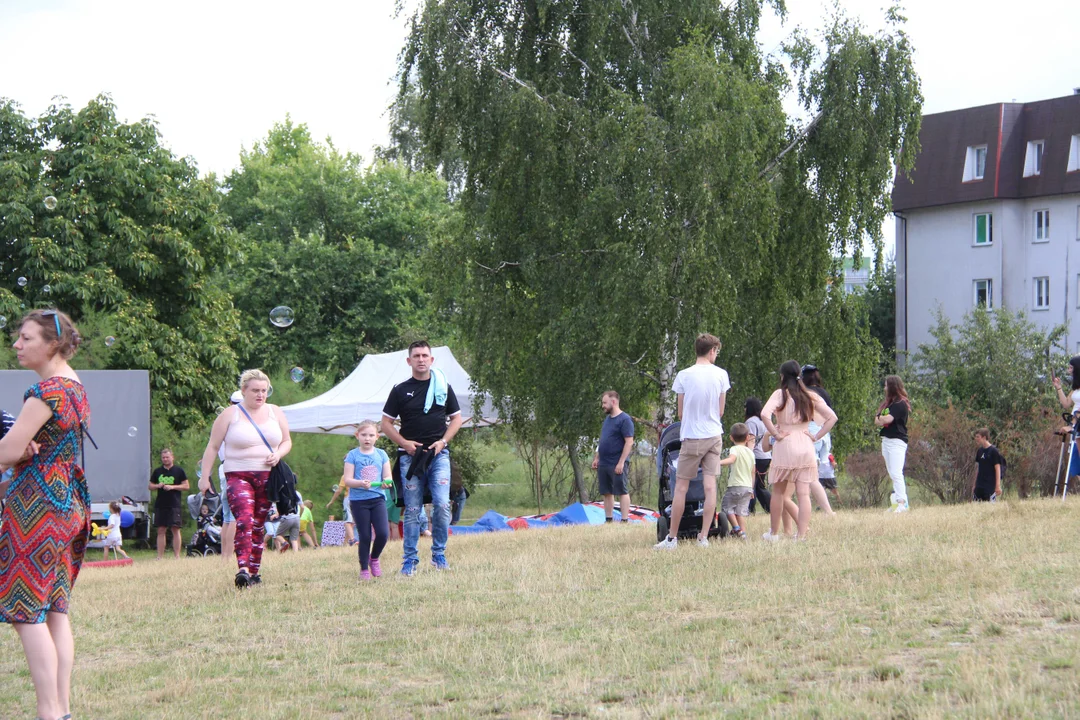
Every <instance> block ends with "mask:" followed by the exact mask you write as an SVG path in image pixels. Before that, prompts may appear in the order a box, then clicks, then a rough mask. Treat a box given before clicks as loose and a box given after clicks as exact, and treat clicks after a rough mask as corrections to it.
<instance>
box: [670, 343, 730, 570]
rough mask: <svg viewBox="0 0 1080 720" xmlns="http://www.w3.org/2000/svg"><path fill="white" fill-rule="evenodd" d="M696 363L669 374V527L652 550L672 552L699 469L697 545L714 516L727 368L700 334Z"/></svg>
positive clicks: (713, 345) (704, 544) (706, 537)
mask: <svg viewBox="0 0 1080 720" xmlns="http://www.w3.org/2000/svg"><path fill="white" fill-rule="evenodd" d="M694 352H695V353H696V354H697V362H695V363H694V364H693V365H691V366H690V367H688V368H686V369H685V370H680V371H679V374H678V375H676V376H675V383H674V384H673V385H672V389H673V390H674V391H675V392H676V393H677V394H678V396H679V420H680V422H681V423H682V424H681V425H680V426H679V439H680V440H681V441H682V448H681V449H680V450H679V466H678V468H677V469H676V471H675V497H674V498H672V500H671V525H670V527H669V529H668V536H667V537H666V538H664V539H663V540H661V541H660V542H658V543H656V545H654V546H653V547H655V548H656V549H657V550H674V549H675V548H676V546H677V538H678V537H679V523H680V522H681V521H682V517H683V510H684V508H685V506H686V491H687V489H689V487H690V481H691V480H693V479H694V478H695V477H697V473H698V468H699V467H700V468H701V473H702V477H703V479H704V481H705V508H704V512H703V513H702V514H701V532H700V533H699V534H698V540H697V542H698V545H701V546H702V547H708V546H709V527H710V526H711V525H712V518H713V516H714V515H715V514H716V473H717V470H718V468H719V463H720V452H721V451H722V450H723V445H724V425H723V423H722V422H720V418H722V417H723V415H724V402H725V401H726V399H727V391H728V390H730V389H731V381H730V380H729V379H728V374H727V371H726V370H724V369H723V368H719V367H717V366H716V355H717V353H719V352H720V340H719V339H718V338H717V337H716V336H715V335H709V334H708V333H704V334H702V335H698V337H697V340H695V341H694Z"/></svg>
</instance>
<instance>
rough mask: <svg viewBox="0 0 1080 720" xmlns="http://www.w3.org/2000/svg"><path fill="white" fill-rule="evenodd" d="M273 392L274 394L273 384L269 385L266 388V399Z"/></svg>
mask: <svg viewBox="0 0 1080 720" xmlns="http://www.w3.org/2000/svg"><path fill="white" fill-rule="evenodd" d="M273 394H274V386H273V385H271V386H270V387H268V388H266V399H267V400H269V399H270V396H271V395H273Z"/></svg>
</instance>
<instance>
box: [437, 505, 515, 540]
mask: <svg viewBox="0 0 1080 720" xmlns="http://www.w3.org/2000/svg"><path fill="white" fill-rule="evenodd" d="M513 529H514V528H512V527H510V525H509V524H507V522H506V516H505V515H500V514H499V513H497V512H495V511H494V510H488V511H487V512H486V513H484V514H483V515H481V516H480V519H479V520H477V521H476V522H475V523H474V524H472V525H454V526H453V527H452V528H450V530H451V532H452V534H454V535H470V534H473V533H485V532H499V531H502V530H513Z"/></svg>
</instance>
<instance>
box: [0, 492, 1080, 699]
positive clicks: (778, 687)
mask: <svg viewBox="0 0 1080 720" xmlns="http://www.w3.org/2000/svg"><path fill="white" fill-rule="evenodd" d="M751 529H752V530H753V531H754V534H755V537H758V538H759V537H760V534H761V532H762V531H763V530H764V521H763V520H761V519H757V520H753V521H752V522H751ZM1078 534H1080V511H1078V510H1077V508H1076V505H1075V504H1074V503H1069V504H1066V505H1062V504H1061V503H1060V502H1055V501H1050V500H1043V501H1031V502H1009V503H999V504H997V505H994V506H990V505H981V506H970V505H966V506H956V507H934V508H926V509H921V510H917V511H915V512H912V513H909V514H908V515H906V516H897V517H891V516H885V515H884V514H882V513H881V512H879V511H873V512H871V511H866V512H857V513H845V514H842V515H841V516H840V517H838V518H836V519H834V520H832V521H828V520H825V519H823V518H821V517H820V516H817V515H815V517H814V522H813V537H812V539H811V541H809V542H807V543H801V544H796V543H793V542H784V543H779V544H766V543H764V542H762V541H760V540H752V541H749V542H738V541H725V542H719V543H714V544H713V546H712V547H711V548H709V549H707V550H705V549H699V548H696V547H691V546H683V547H680V548H679V550H678V551H677V552H675V553H670V554H668V553H664V554H660V553H655V552H653V551H651V550H650V549H649V546H650V545H651V544H652V542H653V541H654V531H653V528H652V527H651V526H650V527H648V528H646V527H640V526H639V527H631V528H626V527H600V528H573V529H562V530H548V531H528V532H518V533H503V534H498V535H486V536H479V537H477V536H472V537H459V538H452V539H451V542H450V553H449V559H450V562H451V563H452V565H453V569H452V570H451V571H450V572H448V573H437V572H435V571H434V570H433V569H432V568H430V567H427V566H422V572H421V573H420V574H419V575H418V576H417V577H415V578H413V579H411V580H407V579H403V578H400V577H398V576H396V575H394V576H390V575H389V573H388V576H387V577H384V578H382V579H381V580H379V581H376V582H373V583H369V584H365V585H359V584H358V583H357V581H356V572H357V563H356V559H355V555H354V554H353V553H352V552H351V551H346V550H344V549H324V550H319V551H305V552H304V553H302V554H300V555H298V556H285V557H272V558H270V559H269V562H268V567H267V568H266V570H265V574H266V582H265V584H264V585H263V586H262V587H260V588H255V589H252V590H249V591H246V592H244V593H238V592H236V591H235V590H233V589H232V587H231V579H232V572H231V571H229V570H227V569H225V568H224V567H223V565H222V563H220V562H219V561H216V560H188V559H184V560H181V561H175V560H166V561H164V562H161V563H158V562H156V561H148V560H140V561H138V562H137V564H136V565H135V566H134V567H131V568H121V569H107V570H106V569H96V568H90V569H87V570H86V571H85V572H84V574H83V576H82V578H81V579H80V581H79V584H78V586H77V588H76V596H75V601H74V605H75V612H74V615H73V620H74V623H75V628H76V646H77V652H78V657H77V668H76V672H75V687H76V698H75V710H76V713H75V716H76V717H77V718H94V719H97V718H133V717H138V718H185V719H186V718H218V717H245V718H247V717H253V718H254V717H257V718H260V719H261V720H270V719H272V718H297V717H319V718H351V717H365V716H379V717H420V716H451V717H466V716H469V717H473V716H489V717H551V716H556V717H567V716H581V717H586V716H588V717H686V716H699V717H700V716H717V715H719V714H721V713H724V714H725V715H726V716H728V717H736V718H738V717H747V718H749V717H754V718H757V717H828V718H833V717H844V718H850V717H890V718H906V717H912V718H938V717H970V718H989V717H995V718H996V717H1069V716H1076V715H1080V700H1078V698H1080V675H1078V669H1080V590H1078V582H1080V581H1078V578H1080V557H1078V555H1077V553H1076V551H1075V548H1074V546H1075V541H1074V538H1076V537H1077V535H1078ZM423 550H424V548H422V549H421V551H422V552H423ZM400 552H401V545H400V543H397V544H392V545H391V546H390V548H389V550H388V552H387V554H386V556H385V560H386V565H387V568H388V569H390V568H393V569H395V570H396V567H397V562H398V561H399V560H400ZM0 677H3V678H4V681H3V682H2V683H0V717H3V718H10V717H22V716H30V715H32V714H33V693H32V689H31V686H30V681H29V677H28V674H27V671H26V669H25V664H24V661H23V658H22V652H21V650H20V648H19V645H18V641H17V639H16V636H15V633H13V632H11V631H3V632H0Z"/></svg>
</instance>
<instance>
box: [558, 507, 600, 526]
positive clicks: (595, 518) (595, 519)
mask: <svg viewBox="0 0 1080 720" xmlns="http://www.w3.org/2000/svg"><path fill="white" fill-rule="evenodd" d="M548 523H550V524H551V525H603V524H604V510H603V508H598V507H596V506H595V505H582V504H581V503H574V504H573V505H568V506H567V507H564V508H563V509H562V510H560V511H559V512H557V513H555V514H554V515H553V516H552V517H551V518H550V519H549V520H548Z"/></svg>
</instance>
